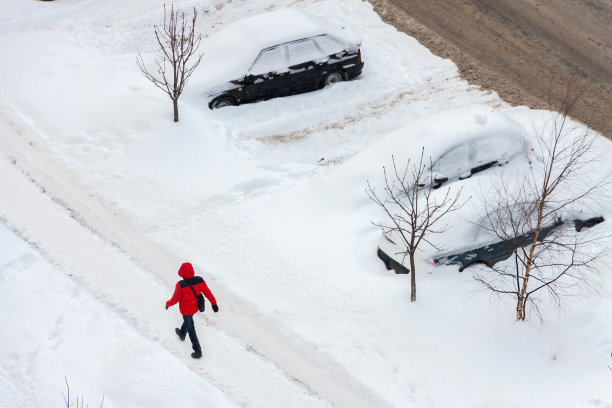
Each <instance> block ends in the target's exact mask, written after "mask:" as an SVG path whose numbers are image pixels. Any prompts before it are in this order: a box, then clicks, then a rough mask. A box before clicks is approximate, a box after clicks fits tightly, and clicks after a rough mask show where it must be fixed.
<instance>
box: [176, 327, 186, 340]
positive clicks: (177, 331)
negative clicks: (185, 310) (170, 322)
mask: <svg viewBox="0 0 612 408" xmlns="http://www.w3.org/2000/svg"><path fill="white" fill-rule="evenodd" d="M174 331H175V333H176V335H177V336H179V339H181V341H185V336H186V334H184V335H182V336H181V329H179V328H176V329H174Z"/></svg>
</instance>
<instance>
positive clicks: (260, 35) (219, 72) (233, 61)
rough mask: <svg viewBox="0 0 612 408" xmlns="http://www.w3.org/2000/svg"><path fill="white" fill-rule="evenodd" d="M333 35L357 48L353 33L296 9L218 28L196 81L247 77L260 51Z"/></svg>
mask: <svg viewBox="0 0 612 408" xmlns="http://www.w3.org/2000/svg"><path fill="white" fill-rule="evenodd" d="M323 34H328V35H332V36H334V37H336V38H338V39H339V40H341V41H342V42H344V43H345V44H347V45H358V44H360V42H361V41H360V39H359V37H357V36H356V35H355V34H354V33H353V32H351V31H350V30H347V29H346V28H343V27H340V26H339V25H337V24H334V23H331V22H329V21H328V20H326V19H325V18H323V17H319V16H314V15H311V14H308V13H305V12H302V11H300V10H296V9H291V8H288V9H281V10H275V11H271V12H267V13H263V14H258V15H255V16H251V17H247V18H244V19H241V20H238V21H236V22H233V23H231V24H228V25H227V26H225V27H223V28H221V29H220V30H219V31H217V32H215V33H213V34H212V35H210V37H208V38H207V39H206V40H205V41H204V42H203V51H204V59H203V61H202V65H203V67H202V69H200V70H199V71H200V72H199V73H198V74H197V76H198V77H201V78H207V79H208V80H207V81H206V82H212V79H213V78H214V79H215V81H214V82H217V83H219V82H222V81H230V80H233V79H238V78H240V77H241V76H243V75H244V74H246V73H247V71H248V69H249V68H250V67H251V65H252V64H253V61H254V60H255V58H257V56H258V55H259V53H260V52H261V50H263V49H266V48H269V47H272V46H274V45H278V44H282V43H285V42H289V41H294V40H299V39H302V38H307V37H313V36H317V35H323Z"/></svg>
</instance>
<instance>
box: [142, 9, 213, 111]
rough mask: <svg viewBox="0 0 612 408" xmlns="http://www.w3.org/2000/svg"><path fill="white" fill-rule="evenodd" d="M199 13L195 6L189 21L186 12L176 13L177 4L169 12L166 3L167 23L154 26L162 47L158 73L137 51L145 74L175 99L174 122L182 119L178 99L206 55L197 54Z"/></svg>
mask: <svg viewBox="0 0 612 408" xmlns="http://www.w3.org/2000/svg"><path fill="white" fill-rule="evenodd" d="M197 16H198V13H197V11H196V9H195V7H194V8H193V17H192V18H191V20H190V19H188V18H186V17H185V13H183V12H180V11H176V12H175V11H174V5H171V6H170V13H168V12H167V10H166V5H164V25H163V27H158V26H157V25H155V26H154V27H155V38H156V39H157V43H158V44H159V47H160V49H161V55H160V56H158V57H157V58H156V59H155V66H156V70H155V72H151V71H149V70H148V69H147V67H146V66H145V63H144V60H143V59H142V55H140V54H138V58H137V59H136V63H137V64H138V68H140V70H141V71H142V73H143V74H144V76H145V77H146V78H147V79H148V80H149V81H151V82H153V84H154V85H155V86H157V87H158V88H159V89H161V90H162V91H164V92H166V93H167V94H168V96H169V97H170V99H172V106H173V109H174V121H175V122H178V120H179V114H178V99H179V97H180V96H181V94H182V93H183V88H184V87H185V84H186V83H187V81H188V80H189V78H190V77H191V74H192V73H193V71H194V70H195V69H196V68H197V66H198V65H199V64H200V61H201V60H202V57H203V54H197V50H198V48H199V46H200V41H201V40H202V35H200V34H198V35H196V34H195V24H196V19H197Z"/></svg>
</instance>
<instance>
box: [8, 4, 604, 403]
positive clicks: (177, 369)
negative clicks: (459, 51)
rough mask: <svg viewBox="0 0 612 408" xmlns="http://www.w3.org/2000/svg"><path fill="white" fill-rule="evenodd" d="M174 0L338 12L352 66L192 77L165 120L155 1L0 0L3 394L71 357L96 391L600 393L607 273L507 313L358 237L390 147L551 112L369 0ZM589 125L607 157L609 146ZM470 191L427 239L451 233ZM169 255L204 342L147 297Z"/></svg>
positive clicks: (451, 141)
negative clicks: (476, 83)
mask: <svg viewBox="0 0 612 408" xmlns="http://www.w3.org/2000/svg"><path fill="white" fill-rule="evenodd" d="M193 6H195V7H196V8H197V9H198V11H199V19H198V29H199V30H200V31H201V32H202V33H204V34H205V36H208V35H210V34H212V33H214V32H216V31H218V30H219V29H220V28H222V27H224V26H225V25H227V24H229V23H231V22H232V21H235V20H237V19H239V18H242V17H247V16H251V15H254V14H257V13H260V12H264V11H267V10H271V9H276V8H281V7H295V8H300V9H303V10H306V11H308V12H310V13H313V14H318V15H324V16H326V17H327V18H329V19H331V20H333V21H337V22H342V23H344V24H346V25H348V26H349V27H351V28H352V29H353V30H354V31H355V32H357V33H358V34H359V35H360V36H361V38H362V40H363V45H362V52H363V58H364V61H365V67H364V71H363V74H362V75H361V76H360V77H359V78H358V79H357V80H355V81H351V82H348V83H341V84H336V85H334V86H332V87H330V88H327V89H324V90H322V91H318V92H313V93H309V94H304V95H298V96H292V97H287V98H282V99H274V100H270V101H267V102H261V103H256V104H251V105H245V106H240V107H230V108H224V109H221V110H218V111H210V110H208V108H207V105H206V101H205V99H204V98H203V95H202V94H201V92H200V91H199V88H198V86H197V84H198V81H199V79H198V78H197V77H195V78H194V81H193V83H188V85H187V88H186V91H185V94H184V95H183V96H182V97H181V101H180V114H181V121H180V122H179V123H178V124H175V123H172V117H171V114H172V111H171V102H170V100H168V99H167V97H165V95H164V94H162V93H161V92H160V91H159V90H158V89H156V88H155V87H153V86H152V85H151V84H150V83H149V82H147V80H146V79H145V78H144V77H143V76H142V74H141V73H140V72H139V71H138V68H137V66H136V63H135V60H136V56H137V54H138V52H142V53H143V56H144V57H145V58H150V57H152V56H153V55H154V53H155V51H156V49H155V43H154V37H153V28H152V27H153V24H160V23H161V19H162V16H163V14H162V13H163V11H162V10H163V3H162V2H161V1H158V0H131V1H129V2H126V1H121V0H108V1H106V2H99V1H96V0H56V1H54V2H40V1H34V0H31V1H23V0H3V1H2V2H1V3H0V55H2V56H3V61H4V63H3V64H0V80H1V83H2V85H1V87H0V89H1V92H0V135H2V137H1V138H0V153H1V155H0V196H1V197H2V198H1V199H0V248H1V249H0V310H2V312H1V314H0V327H2V331H1V332H0V345H1V347H0V406H2V407H5V406H6V407H31V406H36V407H39V406H40V407H46V406H58V405H60V406H61V404H62V401H63V400H62V395H61V392H62V391H63V390H65V380H64V378H66V379H67V380H68V381H69V383H70V389H71V394H72V395H77V394H78V395H83V396H85V399H86V401H87V403H89V404H90V405H91V406H97V404H98V403H99V402H98V401H99V400H100V399H101V397H102V395H104V398H105V399H104V406H105V407H168V406H174V405H177V406H178V405H181V406H194V407H195V406H201V405H203V404H204V405H206V406H214V407H231V406H246V407H266V408H270V407H328V406H337V407H351V408H353V407H407V406H408V407H411V406H414V407H495V408H497V407H597V408H601V407H612V386H611V384H612V369H611V368H610V367H612V361H611V358H610V353H611V352H612V300H611V299H610V297H609V296H610V294H611V292H612V281H611V280H610V278H609V276H607V275H605V274H604V276H602V280H603V286H604V289H605V291H606V293H605V296H603V297H598V298H592V299H584V298H574V299H569V301H568V303H566V306H567V310H566V311H565V312H564V313H562V314H558V313H554V312H552V311H550V312H548V313H547V316H546V317H547V320H546V322H545V323H544V324H542V323H539V322H538V321H537V319H533V320H531V321H527V322H525V323H515V322H514V321H513V312H512V310H513V307H512V305H511V304H504V303H502V304H497V303H493V302H491V301H490V298H489V296H488V294H487V293H483V292H480V291H479V290H478V286H477V284H476V283H475V282H474V281H473V280H472V279H471V278H470V276H469V274H467V273H463V274H460V273H458V272H457V267H456V266H443V267H438V268H434V267H433V266H432V265H431V264H430V263H429V261H428V260H427V259H426V258H427V256H425V255H426V254H423V256H422V257H421V258H420V259H419V266H418V272H417V283H418V285H419V286H418V301H417V302H416V303H413V304H410V301H409V290H410V289H409V281H408V280H409V278H408V277H407V276H399V275H394V274H392V272H388V271H386V270H385V268H384V266H383V264H382V262H380V260H378V258H377V257H376V246H377V242H378V238H379V236H380V230H379V229H377V228H376V227H374V226H373V225H372V224H371V222H370V221H371V220H376V219H378V217H380V216H381V215H380V213H379V212H378V209H377V208H376V206H375V205H374V204H373V203H372V202H371V201H369V200H368V198H367V195H366V194H365V186H366V180H370V181H371V182H373V183H379V182H380V180H381V176H382V166H383V165H385V164H388V163H389V160H390V158H391V155H392V154H393V155H395V157H396V159H401V160H403V159H406V158H408V157H414V156H415V155H418V154H419V153H420V149H421V146H425V148H426V151H427V152H428V154H430V155H431V156H432V157H435V156H438V155H441V154H442V153H444V151H445V150H446V149H448V148H449V147H452V146H454V145H456V143H457V141H458V140H468V139H469V138H471V137H474V135H483V134H492V133H499V134H510V135H511V134H514V133H515V132H516V133H517V134H522V137H526V138H527V140H528V139H529V132H530V130H531V129H532V125H533V124H536V125H538V123H542V121H543V120H545V119H546V118H547V117H548V114H547V112H534V111H530V110H528V109H526V108H511V107H509V106H507V105H506V104H504V103H503V102H502V101H501V100H499V98H498V97H497V95H495V94H494V93H489V92H482V91H480V90H479V89H477V88H474V87H471V86H469V85H468V84H466V83H465V82H463V81H461V80H460V79H459V77H458V73H457V70H456V68H455V66H454V64H452V62H450V61H448V60H443V59H440V58H438V57H435V56H433V55H432V54H431V53H430V52H429V51H428V50H427V49H425V48H424V47H422V46H421V45H420V44H418V43H417V42H416V41H415V40H414V39H412V38H410V37H408V36H406V35H404V34H401V33H398V32H397V31H396V30H395V29H394V28H392V27H390V26H388V25H385V24H384V23H382V21H381V20H380V18H379V17H378V16H377V15H376V14H375V13H374V12H373V11H372V7H371V5H370V4H369V3H367V2H363V1H360V0H325V1H317V0H229V1H221V0H218V1H194V0H183V1H180V2H178V3H175V8H180V9H182V10H185V11H188V10H190V9H191V8H192V7H193ZM204 58H206V57H204ZM517 129H518V130H519V131H518V132H517ZM597 148H598V152H599V154H600V155H601V156H602V157H603V158H604V160H602V166H603V167H604V168H602V170H601V172H602V173H604V172H607V171H609V170H610V167H612V166H611V164H612V160H610V159H611V158H612V145H611V144H610V142H609V141H607V140H605V139H603V138H601V139H600V140H598V143H597ZM512 165H515V166H519V165H520V161H513V164H512ZM511 168H512V167H511V166H510V165H509V166H506V167H505V169H511ZM488 177H494V173H491V172H488V173H486V174H482V175H478V176H474V177H472V178H471V179H469V180H466V181H465V182H463V183H461V185H463V186H464V191H465V192H466V194H475V193H476V192H477V190H478V188H479V186H480V185H481V184H482V183H486V180H487V178H488ZM451 188H457V187H456V186H455V185H454V184H453V185H451ZM609 198H610V197H602V205H601V209H600V208H598V211H599V210H600V212H601V214H598V215H603V216H604V217H606V219H611V218H612V205H610V204H609V203H610V199H609ZM474 211H475V210H474V208H473V206H466V207H465V208H464V209H463V211H462V212H461V214H457V216H456V217H455V218H452V219H451V220H450V221H449V222H450V223H451V224H453V227H454V228H453V229H452V230H450V231H449V232H448V233H447V234H446V235H445V237H443V238H442V241H443V242H444V243H447V244H449V245H454V246H457V247H461V246H463V245H466V244H469V241H470V239H472V238H471V236H470V233H473V229H471V228H472V227H471V226H470V224H469V223H468V222H467V221H466V219H469V218H470V216H471V215H472V214H473V213H474ZM608 225H609V221H606V222H605V223H603V224H601V225H600V226H598V227H596V228H604V229H605V228H608ZM611 260H612V259H610V257H608V258H606V259H605V260H604V261H605V262H607V263H609V262H610V261H611ZM184 261H191V262H192V263H193V264H194V266H195V268H196V271H197V272H199V273H200V274H202V275H203V276H204V277H205V278H206V280H207V282H208V284H209V287H210V288H211V290H212V291H213V293H214V294H215V296H216V298H217V299H218V301H219V306H220V312H219V313H217V314H212V313H210V310H207V312H206V313H204V314H200V315H198V316H197V318H196V327H197V330H198V334H199V337H200V341H201V343H202V345H203V349H204V358H203V359H202V360H201V361H195V360H192V359H191V358H190V357H189V351H190V348H189V345H188V344H187V343H181V342H180V341H179V340H178V339H177V338H176V335H175V334H174V327H175V326H176V325H178V324H179V322H180V316H179V314H178V310H177V308H173V309H170V310H168V311H166V310H164V302H165V300H167V299H168V298H169V297H170V295H171V293H172V289H173V286H174V283H175V282H176V280H178V279H179V278H178V276H177V275H176V272H177V270H178V267H179V266H180V264H181V263H182V262H184Z"/></svg>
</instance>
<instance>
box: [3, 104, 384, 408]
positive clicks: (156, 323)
mask: <svg viewBox="0 0 612 408" xmlns="http://www.w3.org/2000/svg"><path fill="white" fill-rule="evenodd" d="M0 127H1V128H2V129H1V131H0V133H2V134H3V135H4V137H3V138H2V139H0V147H1V151H2V152H3V156H4V157H3V158H2V160H0V174H2V176H1V177H0V191H2V192H3V195H4V196H5V197H7V196H8V197H11V200H2V201H0V216H2V217H4V218H5V219H7V220H8V221H9V225H10V226H11V228H12V229H13V230H15V231H17V232H18V234H19V235H20V236H21V237H23V238H24V239H26V240H27V241H28V242H30V243H32V244H33V246H35V247H36V248H37V249H38V250H39V251H40V252H41V253H42V254H43V255H44V256H45V257H46V258H47V259H48V260H49V261H50V262H51V263H52V264H54V265H56V266H57V267H58V268H59V269H61V270H63V271H64V272H66V273H68V274H70V275H71V276H72V277H73V279H74V280H75V281H77V282H78V283H79V284H81V285H82V286H83V287H84V288H85V289H86V290H88V291H89V292H90V293H91V295H92V296H94V297H96V298H97V299H98V300H99V301H101V302H102V303H104V304H105V305H107V306H108V307H109V308H110V309H111V310H113V311H115V312H116V313H117V315H118V316H120V317H121V318H122V319H124V320H126V321H127V322H128V323H130V324H131V325H132V326H134V327H135V328H136V329H137V330H138V331H139V332H140V333H142V334H143V335H145V336H147V337H148V338H150V339H152V340H154V341H157V342H159V343H160V344H162V345H163V346H164V347H165V348H166V349H167V350H168V351H169V352H171V353H173V354H175V355H176V356H177V358H181V359H183V361H184V359H185V358H189V357H188V353H187V352H186V350H185V348H184V347H180V346H179V345H177V340H176V338H175V335H174V333H173V327H174V326H175V324H176V323H177V318H178V316H177V315H176V311H175V312H174V313H172V314H170V313H166V314H163V313H164V311H163V302H164V301H165V300H166V299H167V298H168V297H169V295H170V292H171V291H172V288H173V287H174V284H175V282H176V280H177V277H176V268H177V265H178V262H179V261H177V259H179V257H177V256H175V255H173V254H171V253H168V251H166V249H165V248H163V247H160V246H159V245H157V244H156V243H154V242H153V241H152V240H151V239H149V238H147V237H146V236H145V235H144V234H143V233H142V232H141V230H139V228H138V227H137V226H136V225H135V224H134V223H133V222H132V220H130V219H128V218H127V217H125V216H124V215H122V214H120V213H119V211H118V210H116V209H115V210H112V209H109V208H108V207H107V206H105V205H104V203H102V202H101V200H100V199H99V198H97V197H95V196H93V195H91V194H89V193H88V192H87V191H86V190H85V189H83V188H82V187H81V186H80V182H79V180H78V178H77V177H75V175H74V174H72V172H71V171H70V169H66V168H64V167H63V165H62V163H61V162H59V161H58V159H57V158H56V157H55V156H54V155H53V154H52V153H50V152H48V151H47V150H45V149H44V148H41V147H39V141H38V140H39V137H38V135H36V134H35V132H34V131H33V130H32V129H30V128H29V127H28V126H27V125H25V124H24V123H23V122H22V121H21V120H20V119H19V118H17V117H16V116H15V115H9V114H7V113H6V112H0ZM160 271H163V272H160ZM210 286H211V287H212V288H213V290H214V292H215V294H216V296H217V298H218V299H220V305H221V308H222V311H221V312H220V313H219V314H218V315H214V317H213V318H212V319H210V318H208V317H206V316H205V315H204V316H202V315H200V316H199V317H198V319H197V320H198V331H199V333H201V334H200V336H201V337H202V340H201V342H202V345H203V348H204V349H205V360H204V362H203V364H201V363H200V364H199V362H189V363H186V364H187V365H188V367H189V368H190V369H191V370H192V371H193V372H195V373H196V374H198V375H200V376H202V377H203V378H205V379H207V380H208V381H210V382H211V383H212V384H214V385H215V386H217V387H218V388H220V389H221V390H222V391H223V392H224V393H226V395H228V396H229V397H230V398H231V399H233V400H235V401H237V402H239V403H241V404H243V405H244V406H249V407H266V408H269V407H289V406H291V407H293V406H295V407H300V406H308V407H319V406H320V407H325V406H329V405H332V406H338V407H356V408H358V407H373V406H375V407H385V406H389V404H388V403H387V402H386V401H385V400H384V399H382V398H381V397H380V396H378V395H376V394H375V393H374V392H372V391H371V390H370V389H369V388H367V387H366V386H365V385H363V384H361V383H360V382H358V381H357V380H356V379H355V378H354V377H352V375H351V374H350V373H349V372H347V371H346V369H345V368H344V367H342V366H340V365H339V364H337V363H335V362H333V361H331V360H329V359H328V358H327V357H326V356H324V355H322V354H321V353H319V352H317V351H316V350H315V349H314V348H313V346H312V345H311V344H308V343H307V342H305V341H303V340H302V339H300V338H298V337H296V336H295V335H294V334H293V333H291V332H290V331H289V330H287V329H286V328H284V327H283V325H282V324H280V323H279V322H277V321H275V320H273V319H272V318H270V317H267V316H265V315H264V314H263V313H262V312H261V311H260V310H259V309H258V308H257V307H256V306H255V305H254V304H252V303H250V302H249V301H248V300H246V299H242V298H241V297H240V296H238V295H236V294H235V293H232V291H231V290H229V289H228V288H225V287H224V286H223V285H222V284H221V283H220V282H218V281H216V280H215V279H210ZM158 310H159V312H157V311H158ZM201 320H204V323H205V324H204V325H203V324H202V323H201ZM213 322H214V323H213Z"/></svg>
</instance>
